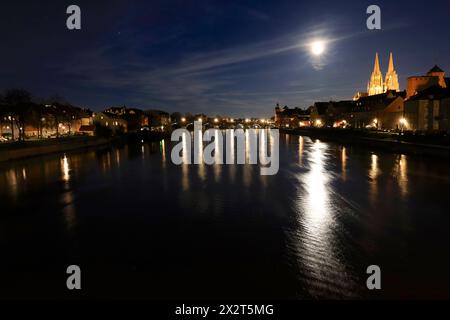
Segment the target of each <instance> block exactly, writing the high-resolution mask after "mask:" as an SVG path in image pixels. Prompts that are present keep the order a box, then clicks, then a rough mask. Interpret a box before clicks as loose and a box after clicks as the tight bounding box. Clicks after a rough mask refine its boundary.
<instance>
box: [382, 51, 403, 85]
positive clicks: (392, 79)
mask: <svg viewBox="0 0 450 320" xmlns="http://www.w3.org/2000/svg"><path fill="white" fill-rule="evenodd" d="M385 80H386V82H385V85H384V91H385V92H386V91H388V90H395V91H400V85H399V83H398V75H397V72H396V71H395V68H394V59H393V58H392V52H391V54H390V55H389V67H388V71H387V73H386V78H385Z"/></svg>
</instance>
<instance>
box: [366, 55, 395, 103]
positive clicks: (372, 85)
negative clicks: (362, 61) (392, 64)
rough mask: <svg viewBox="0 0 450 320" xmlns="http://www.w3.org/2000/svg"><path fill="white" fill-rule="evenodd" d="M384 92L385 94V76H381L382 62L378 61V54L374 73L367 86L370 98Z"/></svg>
mask: <svg viewBox="0 0 450 320" xmlns="http://www.w3.org/2000/svg"><path fill="white" fill-rule="evenodd" d="M394 72H395V71H394ZM397 83H398V81H397ZM383 92H384V82H383V75H382V74H381V70H380V62H379V61H378V52H377V53H376V55H375V65H374V67H373V72H372V75H371V77H370V80H369V84H368V86H367V93H368V94H369V96H373V95H375V94H380V93H383Z"/></svg>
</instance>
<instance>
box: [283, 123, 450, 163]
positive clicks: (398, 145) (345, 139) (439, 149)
mask: <svg viewBox="0 0 450 320" xmlns="http://www.w3.org/2000/svg"><path fill="white" fill-rule="evenodd" d="M280 132H281V133H288V134H292V135H298V136H308V137H310V138H312V139H320V140H323V141H333V142H338V143H341V144H352V145H360V146H365V147H370V148H376V149H383V150H385V151H389V152H393V153H404V154H412V155H418V156H432V157H445V158H450V147H448V146H443V145H434V144H426V143H417V142H408V141H400V140H394V139H392V138H385V139H380V138H373V137H367V136H360V135H357V134H352V133H349V132H339V131H338V130H337V129H325V130H323V129H306V128H305V129H280Z"/></svg>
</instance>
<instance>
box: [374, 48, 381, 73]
mask: <svg viewBox="0 0 450 320" xmlns="http://www.w3.org/2000/svg"><path fill="white" fill-rule="evenodd" d="M373 72H374V73H378V72H381V71H380V62H379V61H378V52H377V53H376V54H375V65H374V66H373Z"/></svg>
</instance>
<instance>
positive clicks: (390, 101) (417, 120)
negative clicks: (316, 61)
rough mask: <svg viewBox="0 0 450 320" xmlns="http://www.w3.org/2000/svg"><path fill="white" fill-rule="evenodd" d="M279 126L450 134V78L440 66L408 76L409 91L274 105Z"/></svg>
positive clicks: (390, 91)
mask: <svg viewBox="0 0 450 320" xmlns="http://www.w3.org/2000/svg"><path fill="white" fill-rule="evenodd" d="M275 123H276V125H277V126H279V127H291V128H296V127H302V126H315V127H342V128H346V127H352V128H372V129H378V130H387V131H407V130H408V131H424V132H429V131H435V132H448V133H450V78H446V77H445V72H444V71H443V70H441V69H440V68H439V67H438V66H435V67H433V68H432V69H431V70H430V71H429V72H428V73H427V74H426V75H424V76H414V77H409V78H408V81H407V90H405V91H396V90H387V91H386V92H383V93H380V94H374V95H365V96H364V95H359V96H358V97H356V98H354V99H352V100H344V101H328V102H316V103H314V105H312V106H310V107H309V108H307V109H300V108H295V109H289V108H288V107H284V108H280V106H279V105H277V107H276V108H275Z"/></svg>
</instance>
